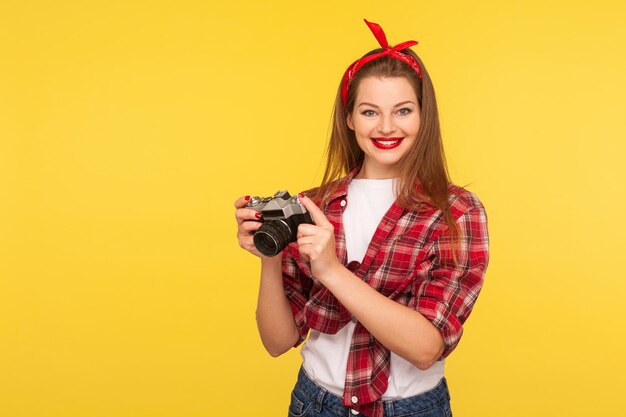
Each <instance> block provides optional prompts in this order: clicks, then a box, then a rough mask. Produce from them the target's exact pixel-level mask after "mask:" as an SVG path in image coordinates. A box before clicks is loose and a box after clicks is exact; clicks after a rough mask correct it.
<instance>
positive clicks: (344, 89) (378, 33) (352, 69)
mask: <svg viewBox="0 0 626 417" xmlns="http://www.w3.org/2000/svg"><path fill="white" fill-rule="evenodd" d="M363 20H365V19H363ZM365 23H367V26H368V27H369V28H370V30H371V31H372V33H373V34H374V36H375V37H376V40H377V41H378V43H379V44H380V46H382V47H383V48H384V49H385V50H384V51H382V52H379V53H377V54H372V55H367V56H365V57H363V58H361V59H357V60H356V61H354V62H353V63H352V65H350V66H349V67H348V69H347V70H346V73H345V74H344V76H343V81H342V83H341V99H342V101H343V105H344V107H345V106H346V100H347V99H348V88H349V87H350V81H352V79H353V78H354V75H355V74H356V73H357V72H358V71H359V70H360V69H361V67H363V65H365V64H367V63H368V62H370V61H373V60H375V59H377V58H380V57H381V56H390V57H392V58H395V59H399V60H400V61H402V62H404V63H406V64H408V65H410V66H411V68H413V69H414V70H415V72H417V75H419V77H420V78H422V70H420V66H419V64H418V63H417V61H416V60H415V58H413V57H412V56H411V55H408V54H403V53H402V52H400V51H401V50H403V49H406V48H408V47H410V46H413V45H417V44H418V42H417V41H406V42H402V43H399V44H398V45H396V46H394V47H393V48H391V47H390V46H389V44H388V43H387V37H386V36H385V32H383V29H382V28H381V27H380V26H379V25H377V24H376V23H372V22H368V21H367V20H365Z"/></svg>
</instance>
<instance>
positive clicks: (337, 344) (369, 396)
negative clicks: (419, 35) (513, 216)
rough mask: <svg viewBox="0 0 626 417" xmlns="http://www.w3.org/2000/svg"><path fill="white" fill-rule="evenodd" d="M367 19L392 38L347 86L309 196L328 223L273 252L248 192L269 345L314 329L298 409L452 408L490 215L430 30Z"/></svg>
mask: <svg viewBox="0 0 626 417" xmlns="http://www.w3.org/2000/svg"><path fill="white" fill-rule="evenodd" d="M365 22H366V23H367V25H368V26H369V28H370V29H371V30H372V32H373V33H374V35H375V37H376V38H377V40H378V42H379V43H380V45H381V47H382V48H380V49H376V50H373V51H371V52H369V53H367V54H366V55H364V56H363V57H362V58H360V59H358V60H357V61H355V62H354V63H353V64H352V65H351V66H350V67H349V68H348V69H347V70H346V72H345V74H344V77H343V79H342V81H341V84H340V86H339V90H338V92H337V98H336V101H335V107H334V116H333V119H334V120H333V131H332V134H331V138H330V143H329V146H328V161H327V166H326V172H325V175H324V179H323V181H322V184H321V186H320V187H318V188H316V189H315V190H312V191H309V192H307V193H306V195H304V194H300V202H301V204H302V205H304V206H305V207H306V209H307V210H308V211H309V212H310V213H311V216H312V218H313V221H314V223H315V224H314V225H312V224H301V225H300V226H299V227H298V240H297V242H294V243H292V244H290V245H289V246H288V247H287V248H286V249H285V250H284V251H283V252H282V253H281V254H279V255H277V256H274V257H264V256H262V255H261V254H260V253H259V252H258V251H257V250H256V248H255V247H254V244H253V241H252V234H253V233H254V231H255V230H256V229H258V227H259V226H260V225H261V223H260V222H259V221H258V220H259V219H260V216H259V214H258V213H257V212H256V211H254V210H251V209H247V208H245V205H246V203H247V201H248V200H249V198H250V197H249V196H246V197H241V198H240V199H238V200H237V201H236V202H235V207H236V218H237V223H238V225H239V230H238V239H239V244H240V246H241V247H242V248H244V249H246V250H248V251H249V252H251V253H253V254H254V255H256V256H259V257H260V258H261V284H260V289H259V298H258V306H257V323H258V328H259V334H260V336H261V340H262V342H263V344H264V346H265V348H266V349H267V351H268V352H269V353H270V354H271V355H272V356H278V355H281V354H282V353H284V352H286V351H287V350H289V349H290V348H291V347H294V346H298V345H299V344H301V343H302V342H304V341H305V340H306V343H305V344H304V345H303V347H302V350H301V354H302V357H303V364H302V368H301V369H300V372H299V375H298V381H297V383H296V386H295V388H294V390H293V392H292V397H291V404H290V406H289V415H290V416H305V415H306V416H329V417H330V416H351V415H357V414H362V415H365V416H372V417H382V416H398V415H402V416H408V415H424V416H450V415H451V411H450V404H449V393H448V388H447V385H446V380H445V378H444V358H445V357H447V356H448V355H449V354H450V353H451V352H452V351H453V350H454V348H455V347H456V346H457V344H458V342H459V339H460V338H461V334H462V332H463V327H462V326H463V323H464V322H465V320H466V319H467V317H468V316H469V314H470V312H471V310H472V307H473V306H474V302H475V301H476V298H477V297H478V294H479V292H480V289H481V286H482V282H483V277H484V273H485V269H486V267H487V262H488V235H487V218H486V214H485V210H484V207H483V205H482V204H481V203H480V201H479V200H478V199H477V198H476V196H475V195H474V194H472V193H471V192H469V191H467V190H465V189H463V188H461V187H458V186H455V185H453V184H451V183H450V180H449V177H448V174H447V169H446V164H445V157H444V153H443V147H442V143H441V135H440V130H439V120H438V112H437V103H436V101H435V93H434V89H433V85H432V82H431V80H430V77H429V75H428V72H427V71H426V68H425V67H424V64H423V63H422V61H421V60H420V59H419V58H418V57H417V55H416V54H415V53H414V52H413V51H412V50H411V49H409V47H410V46H412V45H415V44H417V42H415V41H408V42H404V43H402V44H399V45H396V46H395V47H391V46H389V45H388V44H387V40H386V38H385V34H384V33H383V31H382V29H381V28H380V26H378V25H377V24H375V23H370V22H368V21H365ZM255 220H257V221H255ZM307 336H308V339H307Z"/></svg>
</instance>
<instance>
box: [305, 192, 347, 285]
mask: <svg viewBox="0 0 626 417" xmlns="http://www.w3.org/2000/svg"><path fill="white" fill-rule="evenodd" d="M298 197H299V198H300V203H301V204H302V205H303V206H304V207H305V208H306V209H307V211H308V212H309V213H311V218H312V219H313V222H315V224H314V225H313V224H301V225H300V226H298V249H299V250H300V256H302V258H303V259H304V260H305V261H309V262H310V263H311V273H312V274H313V276H314V277H315V278H317V279H318V280H319V281H320V282H321V283H322V284H323V283H324V281H325V280H326V279H327V278H328V277H329V276H332V275H333V273H334V272H336V271H337V269H338V268H340V267H341V266H342V265H341V263H340V262H339V260H338V259H337V252H336V249H335V228H334V227H333V225H332V224H331V223H330V222H329V221H328V219H327V218H326V216H325V215H324V213H323V212H322V211H321V210H320V209H319V208H318V207H317V206H316V205H315V203H313V201H311V199H310V198H308V197H306V196H304V195H302V194H300V195H299V196H298Z"/></svg>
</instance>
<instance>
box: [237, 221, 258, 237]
mask: <svg viewBox="0 0 626 417" xmlns="http://www.w3.org/2000/svg"><path fill="white" fill-rule="evenodd" d="M262 225H263V223H261V222H255V221H252V220H248V221H244V222H241V223H240V224H239V230H243V231H244V232H246V233H247V234H250V232H254V231H256V230H257V229H258V228H259V227H261V226H262Z"/></svg>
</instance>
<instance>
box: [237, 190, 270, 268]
mask: <svg viewBox="0 0 626 417" xmlns="http://www.w3.org/2000/svg"><path fill="white" fill-rule="evenodd" d="M248 201H250V196H249V195H247V196H245V197H240V198H238V199H237V200H236V201H235V219H237V239H238V240H239V246H241V247H242V248H243V249H245V250H247V251H248V252H250V253H251V254H253V255H254V256H258V257H259V258H264V256H263V255H262V254H261V252H259V251H258V250H257V248H256V247H255V246H254V242H253V240H252V236H253V235H254V232H255V231H256V230H257V229H258V228H259V227H261V225H262V224H263V223H261V221H260V220H261V219H262V216H261V213H259V212H258V211H256V210H252V209H251V208H246V204H248Z"/></svg>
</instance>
